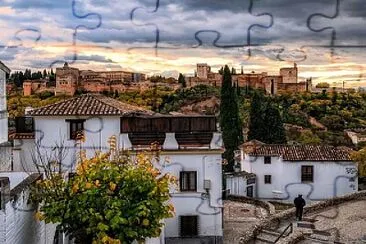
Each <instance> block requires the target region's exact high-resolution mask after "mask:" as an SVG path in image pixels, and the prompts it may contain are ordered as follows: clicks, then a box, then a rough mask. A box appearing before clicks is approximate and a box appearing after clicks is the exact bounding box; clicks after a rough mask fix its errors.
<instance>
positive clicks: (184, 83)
mask: <svg viewBox="0 0 366 244" xmlns="http://www.w3.org/2000/svg"><path fill="white" fill-rule="evenodd" d="M178 83H179V84H181V85H182V87H187V83H186V80H185V77H184V76H183V75H182V73H179V77H178Z"/></svg>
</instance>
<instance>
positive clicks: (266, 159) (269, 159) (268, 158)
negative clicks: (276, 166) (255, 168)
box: [264, 156, 271, 164]
mask: <svg viewBox="0 0 366 244" xmlns="http://www.w3.org/2000/svg"><path fill="white" fill-rule="evenodd" d="M264 164H271V157H268V156H266V157H264Z"/></svg>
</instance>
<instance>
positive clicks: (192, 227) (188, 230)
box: [180, 215, 198, 237]
mask: <svg viewBox="0 0 366 244" xmlns="http://www.w3.org/2000/svg"><path fill="white" fill-rule="evenodd" d="M180 235H181V236H183V237H184V236H197V235H198V216H197V215H193V216H180Z"/></svg>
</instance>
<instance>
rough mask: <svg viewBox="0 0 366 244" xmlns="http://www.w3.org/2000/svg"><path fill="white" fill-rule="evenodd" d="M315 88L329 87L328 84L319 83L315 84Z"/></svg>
mask: <svg viewBox="0 0 366 244" xmlns="http://www.w3.org/2000/svg"><path fill="white" fill-rule="evenodd" d="M315 87H316V88H329V87H330V85H329V83H327V82H320V83H318V84H316V86H315Z"/></svg>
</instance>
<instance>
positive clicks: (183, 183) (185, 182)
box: [180, 171, 197, 191]
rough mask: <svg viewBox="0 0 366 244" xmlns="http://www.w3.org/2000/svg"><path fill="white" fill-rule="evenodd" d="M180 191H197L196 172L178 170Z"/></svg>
mask: <svg viewBox="0 0 366 244" xmlns="http://www.w3.org/2000/svg"><path fill="white" fill-rule="evenodd" d="M180 191H197V172H196V171H182V172H180Z"/></svg>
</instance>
